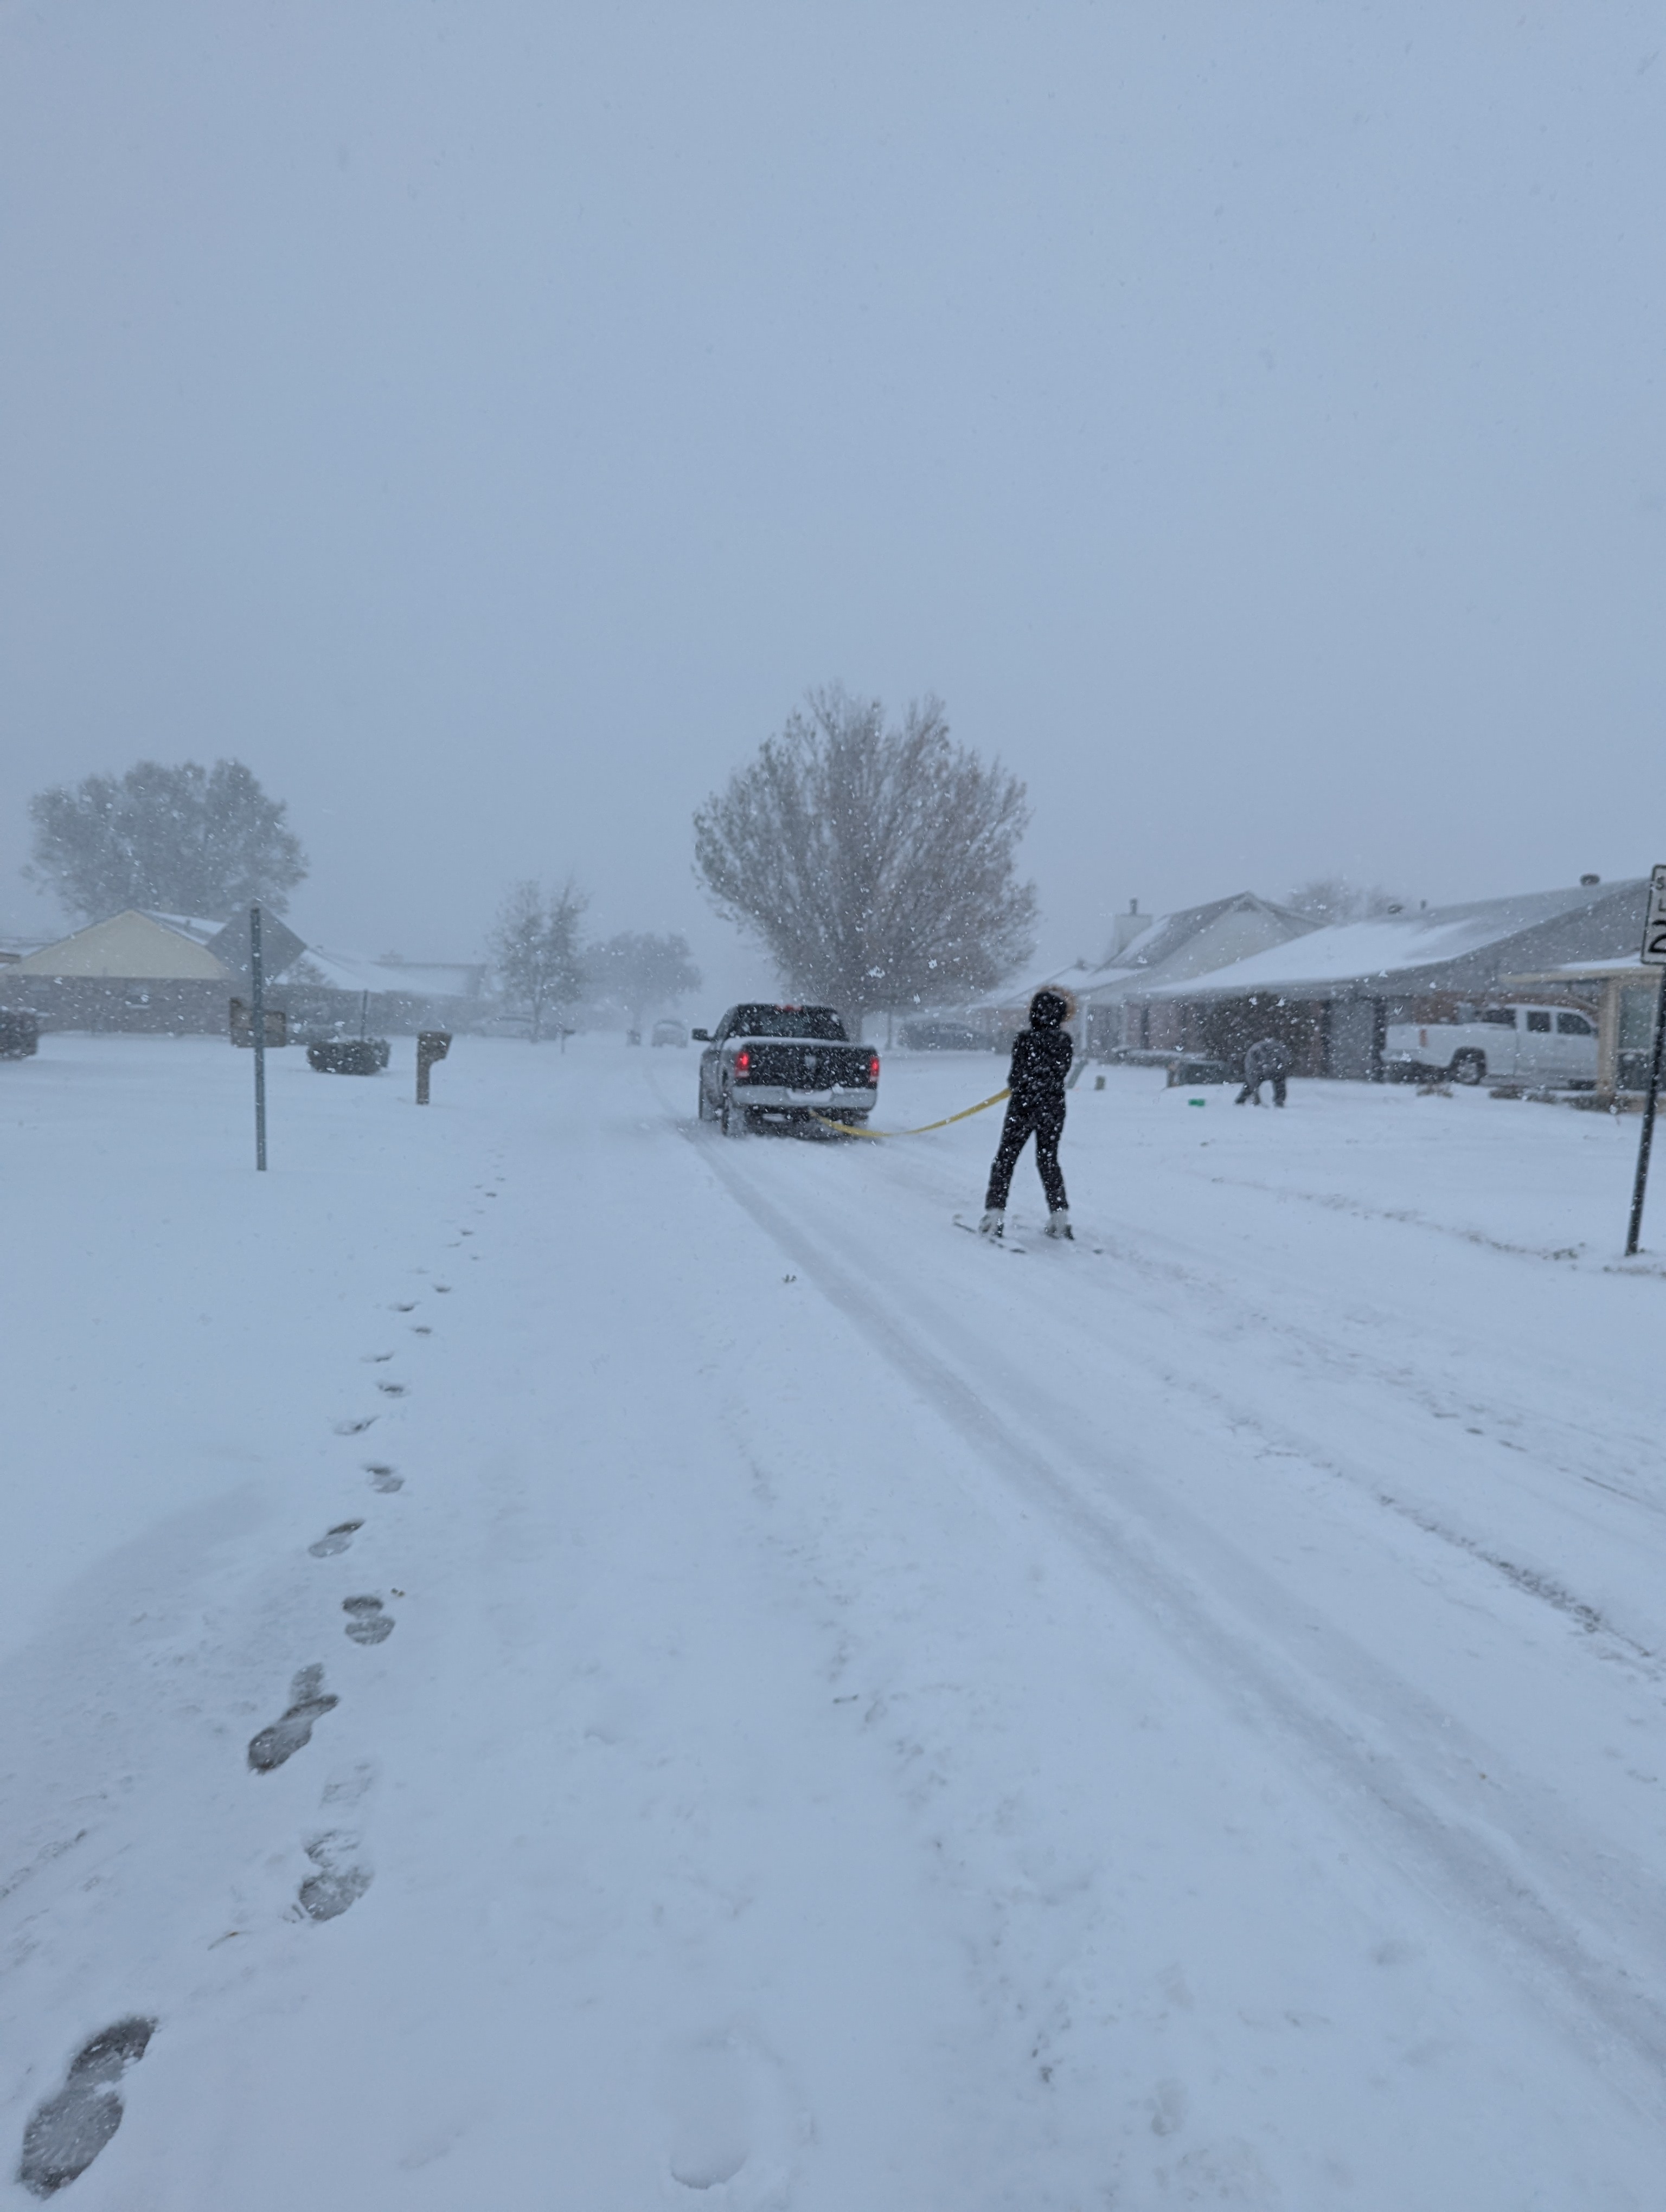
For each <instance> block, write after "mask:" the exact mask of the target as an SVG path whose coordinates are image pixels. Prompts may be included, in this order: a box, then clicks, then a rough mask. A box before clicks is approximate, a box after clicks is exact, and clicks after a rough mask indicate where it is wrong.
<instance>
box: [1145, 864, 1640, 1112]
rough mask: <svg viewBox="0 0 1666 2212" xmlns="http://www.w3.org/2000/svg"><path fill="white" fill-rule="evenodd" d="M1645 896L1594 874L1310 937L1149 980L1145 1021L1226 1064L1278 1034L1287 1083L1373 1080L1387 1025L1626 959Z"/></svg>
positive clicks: (1573, 994) (1571, 980) (1443, 1013)
mask: <svg viewBox="0 0 1666 2212" xmlns="http://www.w3.org/2000/svg"><path fill="white" fill-rule="evenodd" d="M1647 895H1648V884H1647V883H1646V881H1644V880H1640V879H1633V880H1630V881H1627V882H1624V883H1618V884H1606V885H1604V884H1598V883H1597V882H1596V878H1594V877H1593V878H1587V879H1586V880H1585V881H1584V882H1583V883H1581V884H1578V885H1577V886H1575V887H1573V888H1571V889H1567V890H1549V891H1529V892H1524V893H1520V894H1517V895H1516V896H1511V897H1509V898H1498V899H1477V900H1472V901H1470V902H1468V903H1466V904H1464V905H1462V906H1447V907H1436V908H1419V909H1418V910H1417V911H1416V912H1415V913H1412V912H1406V913H1402V914H1392V913H1391V914H1387V915H1382V916H1380V917H1379V918H1377V920H1374V921H1354V922H1343V923H1340V924H1337V925H1335V927H1329V928H1323V929H1316V930H1313V931H1311V932H1310V933H1308V934H1306V935H1304V936H1303V937H1301V938H1299V939H1296V940H1295V941H1294V942H1292V943H1290V944H1287V945H1279V946H1276V947H1274V949H1273V950H1272V951H1266V952H1259V953H1256V954H1255V955H1254V956H1253V957H1250V958H1249V959H1247V960H1239V961H1237V962H1236V963H1234V964H1233V965H1232V966H1231V967H1230V968H1223V969H1219V970H1217V971H1215V972H1214V973H1213V974H1208V975H1195V976H1192V977H1189V978H1188V979H1186V980H1184V981H1164V982H1163V983H1160V984H1158V986H1157V987H1155V989H1154V990H1153V991H1152V994H1151V1000H1152V1025H1153V1027H1157V1026H1158V1025H1159V1024H1160V1026H1162V1027H1163V1028H1164V1030H1165V1032H1166V1033H1167V1037H1168V1039H1169V1040H1171V1041H1172V1042H1173V1043H1174V1045H1175V1046H1176V1047H1177V1048H1179V1049H1182V1050H1184V1051H1187V1052H1195V1053H1199V1054H1207V1055H1208V1056H1210V1057H1211V1058H1213V1059H1218V1060H1225V1061H1226V1062H1227V1063H1228V1064H1229V1065H1236V1063H1237V1060H1239V1059H1241V1058H1242V1056H1243V1053H1244V1051H1245V1050H1246V1049H1247V1048H1248V1047H1249V1045H1250V1044H1251V1043H1253V1042H1255V1040H1256V1037H1258V1036H1278V1037H1280V1038H1282V1039H1283V1041H1284V1042H1285V1043H1286V1045H1288V1046H1289V1048H1290V1049H1291V1052H1292V1055H1293V1057H1294V1062H1295V1072H1296V1073H1298V1074H1300V1075H1332V1076H1346V1077H1353V1078H1356V1079H1369V1080H1371V1081H1380V1080H1381V1079H1382V1074H1383V1060H1382V1050H1383V1032H1384V1030H1386V1028H1387V1026H1388V1024H1389V1023H1390V1022H1427V1021H1440V1020H1443V1019H1450V1018H1452V1016H1453V1015H1454V1014H1455V1012H1456V1008H1457V1006H1458V1005H1459V1003H1460V1002H1461V1001H1470V1000H1477V999H1481V998H1485V997H1487V996H1495V995H1497V994H1499V991H1500V990H1501V989H1502V988H1503V987H1504V978H1505V976H1506V975H1508V976H1512V977H1516V978H1521V977H1524V976H1529V975H1539V974H1541V973H1542V972H1543V971H1545V970H1546V969H1567V968H1568V967H1569V966H1570V964H1571V963H1572V964H1578V963H1591V962H1605V961H1608V960H1614V959H1618V960H1622V961H1624V960H1634V959H1635V957H1636V947H1637V946H1638V945H1639V943H1640V941H1641V937H1642V929H1643V916H1644V912H1645V904H1646V900H1647ZM1566 988H1567V991H1568V1003H1569V1004H1570V1005H1577V1004H1583V1003H1584V1001H1585V999H1586V998H1588V997H1590V995H1591V991H1590V988H1589V987H1588V988H1586V989H1585V990H1584V992H1582V990H1581V988H1580V986H1579V983H1578V979H1577V978H1576V977H1574V976H1573V975H1568V976H1567V977H1566ZM1159 1006H1160V1007H1161V1009H1162V1012H1161V1015H1160V1017H1159V1016H1158V1007H1159Z"/></svg>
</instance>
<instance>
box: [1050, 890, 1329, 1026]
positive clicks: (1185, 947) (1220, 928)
mask: <svg viewBox="0 0 1666 2212" xmlns="http://www.w3.org/2000/svg"><path fill="white" fill-rule="evenodd" d="M1134 919H1137V916H1136V915H1134V910H1133V909H1132V908H1130V910H1129V912H1128V914H1127V915H1118V917H1117V922H1118V927H1119V931H1122V930H1126V928H1127V925H1128V923H1129V922H1130V921H1133V920H1134ZM1318 926H1319V925H1318V924H1317V923H1316V921H1314V920H1313V919H1312V918H1311V916H1310V915H1303V914H1297V913H1295V912H1294V911H1292V908H1289V907H1284V906H1276V905H1274V902H1273V901H1272V900H1271V899H1264V898H1259V897H1257V896H1256V893H1255V892H1254V891H1237V892H1234V893H1233V895H1232V896H1231V897H1230V898H1221V899H1212V900H1210V901H1208V902H1207V903H1206V904H1205V905H1202V906H1189V907H1182V908H1180V909H1179V910H1178V911H1177V912H1176V913H1174V914H1165V915H1159V916H1158V918H1157V919H1156V920H1154V921H1151V922H1149V923H1148V924H1147V925H1146V927H1144V928H1143V929H1141V930H1139V931H1138V932H1136V933H1129V934H1126V935H1124V936H1123V938H1122V943H1121V944H1120V945H1119V946H1118V947H1117V948H1116V949H1115V950H1113V951H1112V952H1111V954H1110V956H1109V957H1108V958H1107V959H1106V961H1105V963H1104V966H1103V967H1102V968H1101V969H1099V971H1098V972H1097V974H1096V975H1091V976H1089V977H1086V978H1085V979H1084V981H1083V982H1082V985H1081V987H1080V994H1079V995H1080V997H1081V1000H1082V1002H1083V1006H1084V1010H1085V1035H1084V1037H1083V1040H1082V1041H1083V1043H1084V1045H1085V1048H1086V1049H1087V1050H1088V1051H1089V1052H1091V1054H1092V1055H1093V1057H1094V1058H1095V1059H1097V1060H1105V1059H1110V1058H1111V1057H1112V1056H1114V1055H1117V1054H1121V1055H1124V1056H1128V1055H1138V1054H1141V1053H1146V1052H1151V1053H1160V1052H1163V1051H1165V1050H1167V1049H1170V1048H1177V1047H1178V1046H1179V1045H1180V1044H1181V1042H1182V1040H1181V1038H1179V1037H1178V1036H1170V1034H1169V1031H1170V1027H1171V1024H1170V1019H1169V1018H1168V1009H1167V1006H1166V1003H1165V1002H1164V1000H1161V999H1160V998H1158V996H1157V995H1156V994H1157V993H1158V991H1159V990H1160V989H1161V988H1163V987H1165V986H1169V985H1173V984H1177V983H1183V982H1185V981H1188V980H1189V979H1190V978H1191V977H1193V976H1195V975H1213V974H1215V973H1216V972H1218V971H1219V969H1224V968H1229V967H1231V966H1234V965H1236V964H1237V963H1241V962H1243V961H1245V960H1249V959H1252V958H1254V957H1256V955H1257V954H1261V953H1267V952H1269V951H1273V950H1274V949H1275V948H1276V947H1278V946H1280V945H1287V944H1289V943H1290V941H1291V940H1292V939H1293V938H1298V937H1302V936H1305V935H1307V934H1309V933H1310V932H1312V931H1314V930H1316V928H1317V927H1318Z"/></svg>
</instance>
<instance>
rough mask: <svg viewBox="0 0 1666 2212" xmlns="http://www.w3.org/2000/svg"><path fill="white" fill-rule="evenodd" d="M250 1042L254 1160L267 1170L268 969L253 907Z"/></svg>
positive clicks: (250, 927)
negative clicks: (261, 952) (261, 951)
mask: <svg viewBox="0 0 1666 2212" xmlns="http://www.w3.org/2000/svg"><path fill="white" fill-rule="evenodd" d="M249 1017H250V1022H251V1025H252V1027H251V1036H250V1042H252V1045H253V1046H254V1164H255V1167H256V1169H257V1170H258V1172H259V1173H260V1174H261V1175H264V1173H265V1172H266V970H265V967H264V963H262V960H261V957H260V908H258V906H252V907H251V908H249Z"/></svg>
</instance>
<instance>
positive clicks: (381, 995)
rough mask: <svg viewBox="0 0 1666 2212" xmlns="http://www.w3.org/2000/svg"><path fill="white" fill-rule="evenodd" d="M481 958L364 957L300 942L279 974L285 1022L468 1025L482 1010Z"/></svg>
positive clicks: (382, 1029)
mask: <svg viewBox="0 0 1666 2212" xmlns="http://www.w3.org/2000/svg"><path fill="white" fill-rule="evenodd" d="M489 972H490V971H489V967H488V964H487V963H486V962H484V961H483V960H482V961H461V960H429V961H423V960H406V959H404V958H402V957H400V955H399V954H398V953H397V952H384V953H383V954H382V955H381V956H380V958H377V959H374V960H373V959H368V958H366V957H365V956H364V955H363V954H362V953H355V952H330V951H325V948H324V947H323V946H322V945H308V946H307V949H306V955H305V957H304V958H302V959H301V960H298V961H297V962H296V963H295V966H294V967H293V968H292V969H289V972H288V974H287V975H286V976H285V978H284V990H283V1001H284V1004H285V1006H287V1008H288V1011H289V1021H290V1026H291V1028H292V1029H297V1028H298V1029H299V1030H301V1033H302V1034H304V1035H308V1034H311V1033H313V1032H314V1031H318V1030H340V1029H351V1030H360V1029H363V1030H367V1031H369V1032H372V1033H374V1034H376V1035H379V1036H386V1034H388V1033H389V1032H392V1033H393V1034H394V1035H396V1036H408V1035H410V1034H411V1033H412V1032H413V1031H415V1030H465V1029H471V1028H472V1027H473V1026H474V1025H475V1024H477V1022H478V1021H479V1019H480V1018H481V1016H482V1015H483V1013H484V1012H486V1010H487V1009H486V1006H485V990H486V977H487V975H488V974H489Z"/></svg>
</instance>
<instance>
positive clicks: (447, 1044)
mask: <svg viewBox="0 0 1666 2212" xmlns="http://www.w3.org/2000/svg"><path fill="white" fill-rule="evenodd" d="M450 1050H451V1031H450V1030H417V1104H418V1105H419V1106H426V1105H427V1104H428V1103H429V1098H428V1075H429V1068H431V1067H432V1066H433V1065H434V1063H435V1060H443V1059H444V1058H445V1056H446V1054H447V1053H448V1052H449V1051H450Z"/></svg>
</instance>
